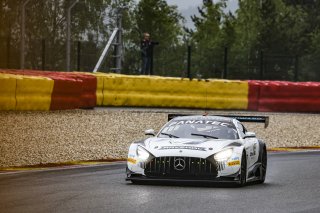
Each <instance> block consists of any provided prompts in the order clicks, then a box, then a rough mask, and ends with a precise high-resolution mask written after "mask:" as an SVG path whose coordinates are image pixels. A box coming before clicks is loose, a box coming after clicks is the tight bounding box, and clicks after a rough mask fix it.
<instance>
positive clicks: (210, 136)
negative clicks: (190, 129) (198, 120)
mask: <svg viewBox="0 0 320 213" xmlns="http://www.w3.org/2000/svg"><path fill="white" fill-rule="evenodd" d="M191 135H195V136H202V137H205V138H213V139H219V138H218V137H215V136H212V135H204V134H199V133H191Z"/></svg>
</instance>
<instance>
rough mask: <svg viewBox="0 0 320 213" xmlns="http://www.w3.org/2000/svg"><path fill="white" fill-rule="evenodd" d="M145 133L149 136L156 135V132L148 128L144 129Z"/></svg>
mask: <svg viewBox="0 0 320 213" xmlns="http://www.w3.org/2000/svg"><path fill="white" fill-rule="evenodd" d="M144 134H145V135H151V136H156V133H155V132H154V130H153V129H148V130H146V131H144Z"/></svg>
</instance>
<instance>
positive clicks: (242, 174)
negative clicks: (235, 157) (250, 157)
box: [239, 152, 247, 186]
mask: <svg viewBox="0 0 320 213" xmlns="http://www.w3.org/2000/svg"><path fill="white" fill-rule="evenodd" d="M246 183H247V157H246V153H245V152H243V153H242V157H241V169H240V182H239V186H244V185H246Z"/></svg>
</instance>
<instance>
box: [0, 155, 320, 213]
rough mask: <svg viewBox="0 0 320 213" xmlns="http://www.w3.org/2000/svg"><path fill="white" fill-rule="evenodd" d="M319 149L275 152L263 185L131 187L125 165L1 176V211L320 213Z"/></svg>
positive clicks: (269, 158)
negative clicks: (235, 186) (298, 151)
mask: <svg viewBox="0 0 320 213" xmlns="http://www.w3.org/2000/svg"><path fill="white" fill-rule="evenodd" d="M319 165H320V152H308V153H306V152H305V153H271V154H269V155H268V171H267V178H266V183H265V184H251V185H248V186H245V187H243V188H234V187H232V186H228V185H227V186H210V185H209V186H208V185H207V186H202V185H179V184H171V185H133V184H131V183H128V182H126V181H125V169H124V168H125V165H124V164H123V163H117V164H111V165H103V166H101V165H100V166H90V167H80V168H73V169H54V170H51V171H30V172H21V173H15V174H0V212H1V213H6V212H129V213H132V212H170V213H171V212H193V213H195V212H231V213H235V212H259V213H260V212H314V213H319V212H320V169H319Z"/></svg>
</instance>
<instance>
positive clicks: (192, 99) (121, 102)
mask: <svg viewBox="0 0 320 213" xmlns="http://www.w3.org/2000/svg"><path fill="white" fill-rule="evenodd" d="M103 91H104V92H103V94H104V99H103V105H104V106H143V107H183V108H208V109H244V110H245V109H247V105H248V98H247V97H248V84H247V82H245V81H228V80H223V81H222V80H206V81H205V80H196V79H194V80H191V81H190V80H189V79H179V78H164V77H149V76H125V75H115V74H110V75H104V90H103Z"/></svg>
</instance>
